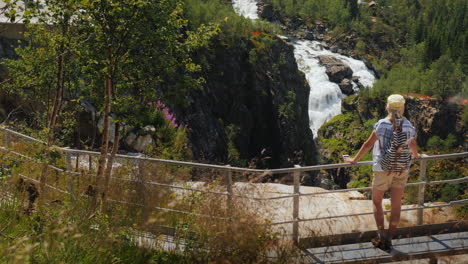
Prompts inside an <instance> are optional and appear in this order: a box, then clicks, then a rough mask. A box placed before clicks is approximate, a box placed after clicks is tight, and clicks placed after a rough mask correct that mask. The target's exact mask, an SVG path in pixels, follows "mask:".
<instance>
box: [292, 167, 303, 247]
mask: <svg viewBox="0 0 468 264" xmlns="http://www.w3.org/2000/svg"><path fill="white" fill-rule="evenodd" d="M294 167H295V168H300V167H301V166H299V165H294ZM300 176H301V173H300V172H299V171H295V172H294V173H293V177H294V194H295V196H294V198H293V221H294V222H293V242H294V244H296V245H297V244H298V243H299V222H298V220H299V198H300V197H299V194H300V192H299V187H300V185H301V179H300Z"/></svg>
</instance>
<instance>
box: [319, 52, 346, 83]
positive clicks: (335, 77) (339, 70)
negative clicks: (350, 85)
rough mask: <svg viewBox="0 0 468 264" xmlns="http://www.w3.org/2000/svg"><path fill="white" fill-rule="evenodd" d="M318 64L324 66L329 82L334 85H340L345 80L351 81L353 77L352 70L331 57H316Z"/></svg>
mask: <svg viewBox="0 0 468 264" xmlns="http://www.w3.org/2000/svg"><path fill="white" fill-rule="evenodd" d="M318 58H319V61H320V64H322V65H323V66H325V68H326V69H327V70H326V73H327V75H328V77H329V78H330V81H331V82H334V83H341V81H342V80H343V79H345V78H347V79H351V78H352V76H353V70H351V68H350V67H349V66H348V65H346V64H344V63H343V62H342V61H340V60H338V59H337V58H335V57H332V56H326V55H323V56H318Z"/></svg>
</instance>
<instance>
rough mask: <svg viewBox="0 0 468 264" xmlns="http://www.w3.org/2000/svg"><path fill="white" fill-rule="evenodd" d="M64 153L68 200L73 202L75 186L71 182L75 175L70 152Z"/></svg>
mask: <svg viewBox="0 0 468 264" xmlns="http://www.w3.org/2000/svg"><path fill="white" fill-rule="evenodd" d="M65 155H66V156H65V160H66V165H67V172H68V191H69V192H70V202H71V203H72V204H74V203H75V186H74V183H73V178H74V177H75V175H74V174H73V173H72V164H71V154H70V153H68V152H67V153H66V154H65ZM77 158H78V156H77Z"/></svg>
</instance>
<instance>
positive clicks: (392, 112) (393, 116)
mask: <svg viewBox="0 0 468 264" xmlns="http://www.w3.org/2000/svg"><path fill="white" fill-rule="evenodd" d="M386 109H387V112H388V116H387V118H388V119H389V120H390V122H392V125H393V128H395V127H396V120H397V119H403V120H405V119H406V117H404V116H403V113H404V112H405V107H404V106H401V107H397V108H395V107H390V106H389V105H388V104H387V107H386Z"/></svg>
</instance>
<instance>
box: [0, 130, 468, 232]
mask: <svg viewBox="0 0 468 264" xmlns="http://www.w3.org/2000/svg"><path fill="white" fill-rule="evenodd" d="M0 131H4V132H5V135H6V136H5V143H6V145H7V146H9V144H10V143H11V142H9V140H10V139H9V138H10V137H9V135H14V136H17V137H20V138H22V139H25V140H29V141H32V142H35V143H41V144H44V142H43V141H40V140H37V139H35V138H32V137H29V136H26V135H23V134H21V133H18V132H16V131H13V130H10V129H7V128H2V127H0ZM56 149H58V150H60V151H62V152H64V153H65V155H66V156H67V170H63V169H60V168H57V167H55V166H52V165H49V166H50V167H51V168H52V169H54V170H58V171H60V172H66V173H70V174H72V175H77V174H80V173H78V172H73V171H72V169H71V164H70V160H71V156H72V155H76V166H75V167H76V168H78V162H79V156H80V155H88V156H96V157H97V156H99V155H100V153H99V152H93V151H85V150H74V149H69V148H56ZM0 150H2V151H6V152H9V153H12V154H15V155H18V156H20V157H22V158H26V159H29V160H31V161H35V162H41V161H39V160H36V159H33V158H30V157H27V156H26V155H23V154H21V153H18V152H14V151H12V150H10V149H8V148H5V147H0ZM466 157H468V152H463V153H452V154H443V155H433V156H426V155H423V156H422V157H421V158H420V159H419V162H420V181H419V182H414V183H407V185H406V186H417V187H418V188H419V190H418V206H417V207H415V208H405V209H402V211H414V210H417V211H418V224H422V217H423V214H422V212H423V210H424V209H430V208H440V207H447V206H453V205H459V204H467V203H468V201H467V200H466V199H465V200H459V201H452V202H449V203H446V204H441V205H431V206H425V205H424V191H425V186H426V185H432V184H445V183H448V184H460V183H466V182H468V176H465V177H463V178H459V179H451V180H438V181H427V180H426V162H427V161H429V160H440V159H449V158H466ZM116 159H121V160H130V161H136V162H137V164H138V163H139V162H154V163H162V164H166V165H176V166H184V167H193V168H205V169H214V170H219V171H223V172H224V175H225V178H226V185H227V186H226V191H225V192H218V191H211V190H201V189H196V188H189V187H182V186H177V185H173V184H164V183H158V182H154V181H141V180H133V179H124V178H119V177H112V179H113V180H119V181H126V182H138V183H141V184H148V185H155V186H161V187H167V188H173V189H180V190H185V191H195V192H201V193H210V194H216V195H223V196H227V197H228V201H230V200H232V198H233V197H236V198H245V199H252V200H257V201H267V200H278V199H288V198H292V199H293V219H292V220H286V221H280V222H273V223H271V224H272V225H283V224H293V237H294V240H295V241H296V240H298V225H299V223H301V222H308V221H316V220H325V219H334V218H343V217H352V216H362V215H371V214H373V213H372V212H365V213H357V214H347V215H335V216H324V217H316V218H308V219H300V218H299V201H300V200H299V198H300V197H304V196H317V195H325V194H331V193H343V192H352V191H366V190H371V189H372V187H362V188H353V189H341V190H329V191H320V192H314V193H301V192H300V173H301V172H309V171H317V170H325V169H338V168H347V167H356V166H368V165H372V162H371V161H364V162H358V163H356V164H350V163H340V164H327V165H315V166H306V167H300V166H296V167H294V168H284V169H272V170H259V169H247V168H239V167H230V166H222V165H212V164H202V163H195V162H184V161H173V160H164V159H155V158H146V157H135V156H129V155H116ZM89 167H91V164H89ZM232 172H244V173H245V172H250V173H252V172H255V173H264V174H293V179H294V192H293V193H290V194H285V195H280V196H273V197H254V196H247V195H237V194H234V193H233V190H232V187H233V186H232V185H233V183H232ZM87 175H88V176H92V177H96V175H93V174H87ZM21 176H22V177H26V176H25V175H21ZM35 181H37V180H35ZM48 187H49V186H48ZM50 187H53V186H50ZM54 188H55V187H54ZM59 191H61V192H66V191H64V190H59ZM66 193H68V194H70V193H69V192H66ZM112 202H118V203H122V204H132V205H136V206H143V207H148V206H146V205H143V204H136V203H129V202H125V201H116V200H112ZM151 208H153V209H156V210H163V211H170V212H175V213H180V214H192V215H198V214H196V213H192V212H185V211H179V210H174V209H170V208H162V207H151ZM385 212H389V211H388V210H387V211H385ZM198 216H202V215H198ZM203 217H207V216H206V215H203ZM214 217H216V216H214ZM220 219H227V218H222V217H221V218H220Z"/></svg>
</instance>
